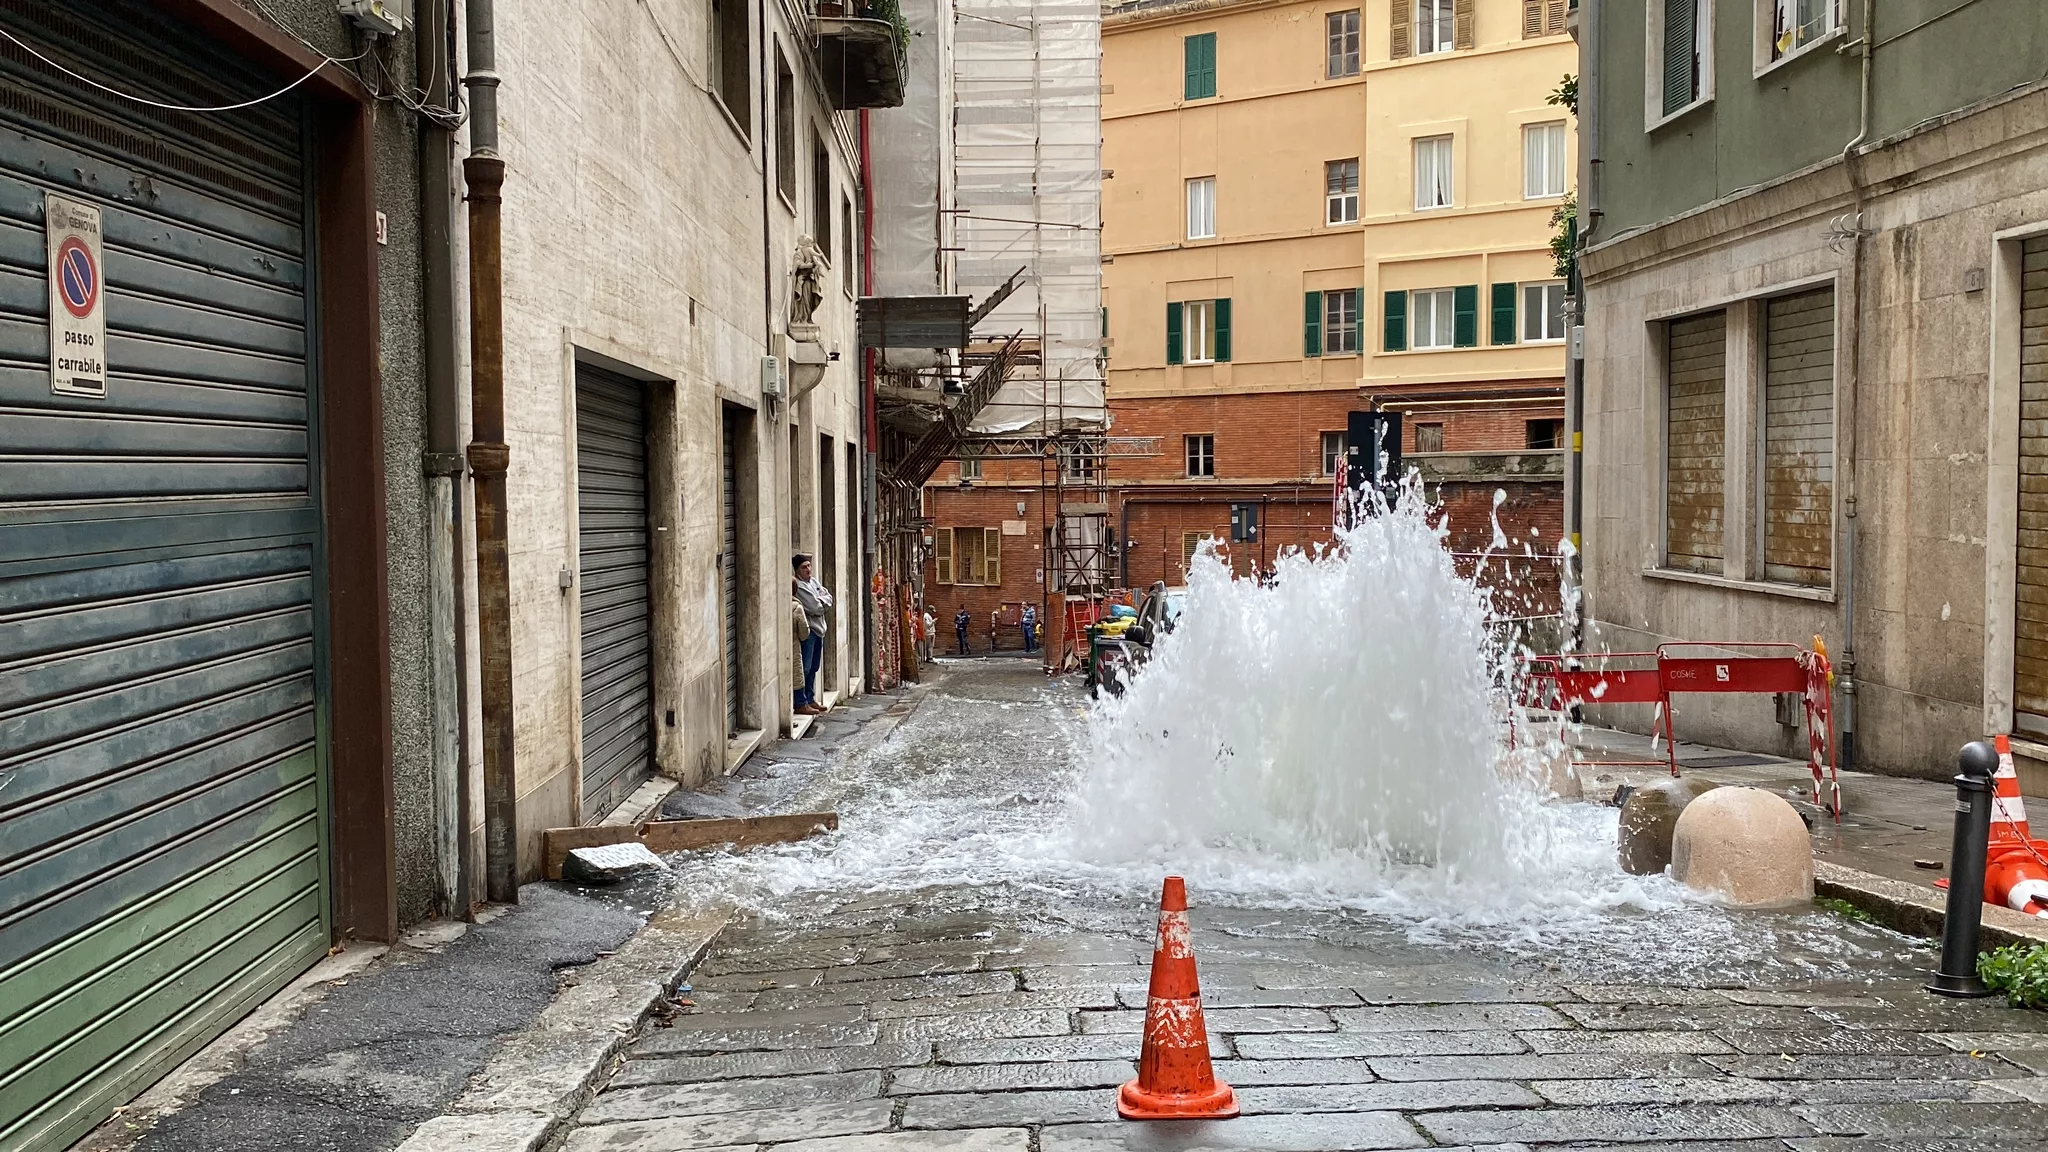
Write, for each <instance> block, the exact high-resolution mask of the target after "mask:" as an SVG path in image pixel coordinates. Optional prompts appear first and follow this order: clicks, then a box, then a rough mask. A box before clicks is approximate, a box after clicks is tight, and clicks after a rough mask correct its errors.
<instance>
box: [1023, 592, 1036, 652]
mask: <svg viewBox="0 0 2048 1152" xmlns="http://www.w3.org/2000/svg"><path fill="white" fill-rule="evenodd" d="M1024 650H1025V651H1026V652H1036V651H1038V605H1036V604H1026V605H1025V606H1024Z"/></svg>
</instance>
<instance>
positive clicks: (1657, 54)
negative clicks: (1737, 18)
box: [1643, 0, 1716, 132]
mask: <svg viewBox="0 0 2048 1152" xmlns="http://www.w3.org/2000/svg"><path fill="white" fill-rule="evenodd" d="M1715 7H1716V4H1715V2H1714V0H1699V4H1698V9H1697V10H1698V12H1699V22H1700V32H1699V46H1700V94H1699V97H1698V98H1697V99H1695V100H1694V101H1693V102H1692V103H1690V104H1687V105H1686V106H1685V107H1683V108H1680V109H1678V110H1676V111H1674V112H1672V113H1671V114H1670V115H1668V116H1667V115H1665V114H1664V4H1663V0H1649V3H1647V4H1645V5H1644V6H1643V12H1644V15H1643V37H1644V44H1643V131H1645V132H1655V131H1656V130H1657V129H1659V128H1662V127H1663V126H1664V125H1666V124H1669V123H1671V122H1672V121H1673V120H1676V119H1678V118H1679V117H1680V116H1683V115H1685V114H1686V113H1688V112H1691V111H1693V110H1694V109H1696V108H1698V107H1700V106H1701V105H1702V104H1711V103H1713V102H1714V9H1715Z"/></svg>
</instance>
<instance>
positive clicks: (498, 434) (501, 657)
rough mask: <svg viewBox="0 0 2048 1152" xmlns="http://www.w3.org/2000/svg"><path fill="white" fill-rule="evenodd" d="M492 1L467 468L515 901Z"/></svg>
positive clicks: (510, 896) (489, 809)
mask: <svg viewBox="0 0 2048 1152" xmlns="http://www.w3.org/2000/svg"><path fill="white" fill-rule="evenodd" d="M491 3H492V0H467V8H466V14H467V16H468V18H469V71H468V73H467V74H466V75H464V76H463V78H462V82H463V84H464V85H465V86H466V87H467V88H468V89H469V145H470V151H469V155H468V156H467V157H465V158H464V159H463V161H462V175H463V179H464V181H465V182H466V183H467V184H468V186H469V355H470V365H469V409H470V437H471V439H470V443H469V452H468V456H469V470H470V473H471V474H472V475H473V476H475V477H476V568H477V631H478V634H479V642H478V645H477V647H478V651H479V655H480V656H481V658H482V664H483V667H482V677H481V679H482V682H483V730H484V757H483V759H484V874H485V885H484V887H485V893H486V895H487V896H488V897H489V898H490V899H491V900H493V901H495V902H497V903H501V904H517V903H518V902H519V841H518V835H519V800H518V791H517V781H518V774H517V772H516V770H515V765H514V759H513V756H514V752H513V723H512V568H511V563H510V559H509V557H508V556H507V544H506V531H505V505H506V496H505V473H506V471H507V469H508V466H509V464H510V462H511V456H512V450H511V449H510V448H508V447H506V445H505V315H504V291H505V279H504V259H503V252H502V250H501V248H500V244H499V239H500V229H501V220H500V217H499V207H500V204H501V199H500V192H501V190H502V189H503V187H504V184H505V161H504V159H503V158H502V157H500V156H499V155H498V73H497V70H496V69H497V55H496V51H495V47H496V46H495V44H494V42H493V29H492V24H491Z"/></svg>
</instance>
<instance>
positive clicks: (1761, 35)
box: [1751, 0, 1849, 76]
mask: <svg viewBox="0 0 2048 1152" xmlns="http://www.w3.org/2000/svg"><path fill="white" fill-rule="evenodd" d="M1816 2H1818V3H1820V4H1822V5H1823V6H1824V7H1825V8H1826V9H1827V11H1828V16H1827V19H1828V27H1827V29H1826V30H1825V31H1823V32H1821V33H1819V34H1818V35H1816V36H1814V37H1813V39H1811V40H1808V41H1807V42H1806V43H1804V44H1800V45H1798V46H1796V47H1794V48H1790V49H1788V50H1786V52H1785V53H1784V54H1783V55H1776V52H1777V45H1776V44H1775V43H1774V39H1775V38H1774V37H1773V36H1772V33H1773V32H1775V31H1777V27H1778V13H1779V11H1780V10H1781V9H1790V10H1792V12H1794V13H1795V14H1796V13H1797V11H1798V8H1797V5H1798V3H1799V0H1756V18H1755V19H1754V20H1753V21H1752V22H1751V27H1753V28H1754V29H1755V30H1756V34H1755V41H1756V43H1755V59H1754V65H1755V74H1756V75H1758V76H1762V75H1763V74H1764V73H1766V72H1769V71H1771V70H1772V69H1774V68H1778V67H1780V66H1782V65H1785V64H1790V63H1791V62H1792V61H1794V60H1797V59H1799V58H1800V57H1801V56H1804V55H1806V54H1807V53H1808V52H1811V51H1813V50H1814V49H1815V48H1818V47H1820V46H1821V45H1823V44H1827V43H1830V42H1832V41H1835V40H1839V39H1841V38H1842V37H1843V36H1846V35H1847V34H1848V28H1849V21H1848V17H1847V16H1846V14H1844V12H1843V11H1842V6H1843V5H1842V0H1816Z"/></svg>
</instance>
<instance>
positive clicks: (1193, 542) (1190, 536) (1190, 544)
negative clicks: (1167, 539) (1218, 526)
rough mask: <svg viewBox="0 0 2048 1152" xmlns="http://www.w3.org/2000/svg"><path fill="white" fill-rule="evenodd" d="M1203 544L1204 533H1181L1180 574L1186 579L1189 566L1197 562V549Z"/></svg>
mask: <svg viewBox="0 0 2048 1152" xmlns="http://www.w3.org/2000/svg"><path fill="white" fill-rule="evenodd" d="M1201 546H1202V533H1200V532H1183V533H1181V534H1180V575H1181V579H1182V580H1183V581H1185V580H1186V579H1187V575H1188V568H1189V566H1191V565H1193V564H1194V562H1195V549H1197V548H1200V547H1201Z"/></svg>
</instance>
